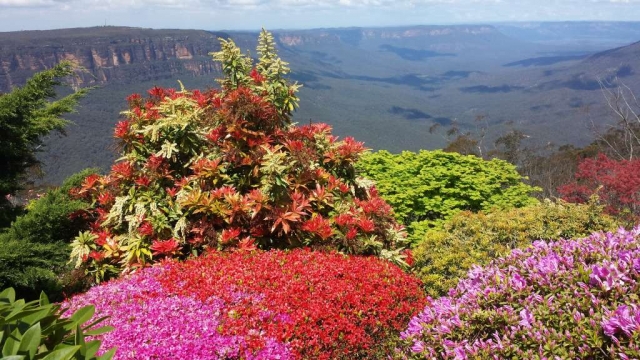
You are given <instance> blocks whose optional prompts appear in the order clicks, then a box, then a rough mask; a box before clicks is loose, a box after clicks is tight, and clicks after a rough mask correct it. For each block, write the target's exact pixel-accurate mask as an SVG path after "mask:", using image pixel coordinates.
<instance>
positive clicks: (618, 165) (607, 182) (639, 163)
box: [558, 154, 640, 223]
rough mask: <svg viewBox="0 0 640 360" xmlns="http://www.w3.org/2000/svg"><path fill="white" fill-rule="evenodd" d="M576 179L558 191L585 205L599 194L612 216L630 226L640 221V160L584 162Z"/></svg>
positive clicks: (579, 167)
mask: <svg viewBox="0 0 640 360" xmlns="http://www.w3.org/2000/svg"><path fill="white" fill-rule="evenodd" d="M575 178H576V180H575V181H574V182H572V183H569V184H566V185H563V186H561V187H560V188H558V192H559V193H560V195H561V196H562V197H563V198H564V199H565V200H567V201H570V202H576V203H584V202H587V201H588V199H589V198H590V197H591V196H593V195H594V194H597V195H598V197H599V199H600V201H601V202H602V204H604V205H605V209H606V211H607V212H608V213H609V214H611V215H615V216H617V217H619V218H620V219H624V220H626V221H628V222H630V223H635V222H636V221H637V220H638V219H640V159H632V160H614V159H611V158H609V157H608V156H607V155H605V154H600V155H598V156H597V157H595V158H587V159H584V160H583V161H582V162H581V163H580V164H579V165H578V171H577V172H576V174H575Z"/></svg>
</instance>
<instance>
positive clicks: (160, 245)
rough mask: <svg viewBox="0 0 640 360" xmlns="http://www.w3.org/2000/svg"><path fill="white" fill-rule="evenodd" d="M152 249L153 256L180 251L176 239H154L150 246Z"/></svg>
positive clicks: (172, 254) (168, 254)
mask: <svg viewBox="0 0 640 360" xmlns="http://www.w3.org/2000/svg"><path fill="white" fill-rule="evenodd" d="M150 249H151V250H153V256H162V255H166V256H174V255H176V254H177V253H178V252H179V251H180V244H179V243H178V241H176V239H173V238H171V239H169V240H164V241H161V240H154V241H153V243H152V244H151V247H150Z"/></svg>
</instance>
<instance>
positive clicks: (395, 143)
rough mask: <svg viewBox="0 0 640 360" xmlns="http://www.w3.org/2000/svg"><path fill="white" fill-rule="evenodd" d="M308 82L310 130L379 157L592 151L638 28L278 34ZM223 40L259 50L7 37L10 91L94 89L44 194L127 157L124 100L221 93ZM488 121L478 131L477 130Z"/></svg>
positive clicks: (214, 37) (48, 158)
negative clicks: (452, 136) (465, 149)
mask: <svg viewBox="0 0 640 360" xmlns="http://www.w3.org/2000/svg"><path fill="white" fill-rule="evenodd" d="M274 35H275V38H276V42H277V45H278V47H279V53H280V55H281V56H282V58H283V59H284V60H286V61H288V62H289V63H290V67H291V69H292V75H291V78H292V79H293V80H296V81H298V82H299V83H301V84H303V85H304V86H303V88H302V89H301V91H300V94H299V97H300V99H301V103H300V109H299V110H298V111H297V112H296V113H295V115H294V119H295V121H297V122H299V123H308V122H327V123H329V124H330V125H332V126H333V128H334V130H335V131H334V132H335V134H337V135H339V136H340V137H344V136H354V137H355V138H356V139H358V140H360V141H364V142H365V144H366V145H367V146H368V147H370V148H373V149H388V150H390V151H392V152H399V151H402V150H414V151H415V150H418V149H435V148H441V147H443V146H444V145H445V144H446V141H447V136H446V132H447V130H448V129H451V127H453V126H455V127H458V128H459V129H460V130H461V131H462V132H465V131H474V130H475V129H477V128H478V127H481V126H486V127H487V129H488V137H489V138H495V136H497V135H499V134H502V133H504V132H505V131H506V129H507V130H508V129H511V128H518V129H520V130H522V131H523V132H524V133H525V134H527V135H528V136H529V140H528V141H532V142H535V143H539V144H546V143H549V142H552V143H555V144H558V145H561V144H575V145H584V144H586V143H589V142H590V141H592V140H593V138H592V130H593V127H604V126H605V125H606V124H607V123H611V122H613V121H615V118H614V116H613V114H612V112H611V110H610V109H609V108H608V106H607V103H606V101H605V97H604V95H603V91H602V90H603V89H602V84H604V87H605V88H607V87H608V88H611V89H614V88H615V87H616V86H617V85H619V84H622V83H623V84H625V85H626V86H629V88H630V89H631V90H633V91H635V92H636V93H638V92H640V74H639V73H638V71H639V70H638V69H639V68H640V60H638V59H640V43H639V42H638V41H640V23H634V22H555V23H553V22H546V23H545V22H542V23H522V22H519V23H498V24H488V25H450V26H449V25H441V26H403V27H370V28H357V27H354V28H328V29H312V30H276V31H274ZM218 38H231V39H233V40H234V41H235V42H236V43H237V44H238V45H239V46H240V47H241V48H243V49H245V50H249V49H255V45H256V44H255V41H256V38H257V32H244V31H206V30H162V29H157V30H152V29H141V28H127V27H111V26H107V27H94V28H77V29H62V30H47V31H20V32H4V33H0V91H2V92H7V91H9V90H10V89H11V88H12V87H14V86H19V85H21V84H23V83H24V81H25V80H26V79H27V78H28V77H29V76H30V75H32V74H33V73H35V72H36V71H39V70H43V69H45V68H50V67H51V66H53V65H54V64H56V63H57V62H59V61H61V60H71V61H73V62H76V63H78V64H79V65H81V66H82V67H84V68H85V69H86V70H85V71H84V72H80V73H78V77H76V78H75V79H74V80H73V82H74V83H75V85H76V86H97V88H96V89H94V90H92V91H91V92H90V94H89V95H88V96H87V97H86V98H85V99H84V100H82V102H81V107H80V108H79V109H78V112H77V113H75V114H73V115H70V116H69V118H70V119H71V120H73V121H74V123H75V124H74V125H72V126H69V127H68V128H67V131H66V133H67V136H63V137H61V136H57V135H53V136H50V138H49V139H48V141H47V143H46V150H45V152H43V153H42V154H41V158H42V160H43V163H44V168H43V170H44V172H45V174H46V175H45V177H44V178H43V179H42V182H44V183H59V182H60V181H61V180H63V179H64V178H65V177H67V176H69V175H70V174H72V173H74V172H77V171H79V170H81V169H83V168H86V167H89V166H98V167H101V168H105V169H106V168H108V167H109V166H110V164H111V163H112V161H113V159H114V158H115V157H116V152H115V149H114V146H113V141H112V132H113V127H114V125H115V123H116V122H117V121H118V118H119V115H118V113H119V111H122V110H124V108H125V106H126V103H125V100H124V99H125V97H126V96H127V95H129V94H130V93H132V92H139V93H144V92H145V91H146V90H148V89H149V88H151V87H153V86H155V85H158V86H170V87H179V84H178V82H177V81H178V80H181V81H182V82H183V83H184V85H185V87H186V88H187V89H196V88H207V87H213V86H216V83H215V81H214V78H217V77H219V76H220V68H219V67H218V66H217V65H216V64H215V63H214V62H213V61H212V60H211V57H210V56H209V55H208V53H209V52H212V51H217V50H219V41H218ZM478 119H481V121H478Z"/></svg>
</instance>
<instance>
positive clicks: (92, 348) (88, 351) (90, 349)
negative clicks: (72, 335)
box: [80, 340, 100, 359]
mask: <svg viewBox="0 0 640 360" xmlns="http://www.w3.org/2000/svg"><path fill="white" fill-rule="evenodd" d="M99 349H100V340H91V341H89V342H88V343H87V344H86V345H85V346H83V347H82V348H81V349H80V354H81V355H82V356H84V358H85V359H93V358H94V357H95V356H96V353H97V352H98V350H99Z"/></svg>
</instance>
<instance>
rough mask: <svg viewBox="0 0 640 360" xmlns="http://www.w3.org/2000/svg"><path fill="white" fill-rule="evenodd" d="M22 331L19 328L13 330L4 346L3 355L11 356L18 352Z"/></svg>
mask: <svg viewBox="0 0 640 360" xmlns="http://www.w3.org/2000/svg"><path fill="white" fill-rule="evenodd" d="M20 338H21V336H20V332H19V331H18V329H15V330H13V332H12V333H11V335H9V336H8V337H7V341H5V343H4V346H3V347H2V356H11V355H17V354H18V348H19V346H20Z"/></svg>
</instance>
